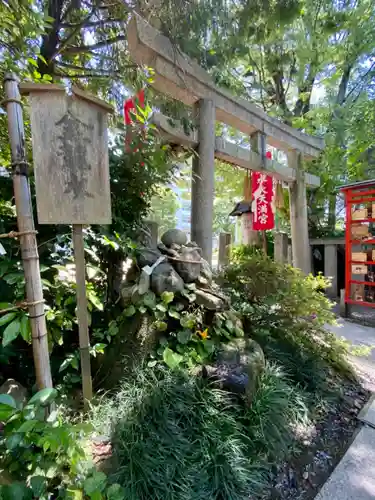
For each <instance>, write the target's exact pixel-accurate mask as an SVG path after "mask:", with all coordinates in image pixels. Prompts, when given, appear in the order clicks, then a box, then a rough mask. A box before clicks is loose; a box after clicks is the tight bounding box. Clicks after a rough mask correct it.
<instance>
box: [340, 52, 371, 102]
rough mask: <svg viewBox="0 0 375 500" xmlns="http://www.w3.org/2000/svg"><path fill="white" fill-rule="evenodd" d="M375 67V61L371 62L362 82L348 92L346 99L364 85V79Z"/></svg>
mask: <svg viewBox="0 0 375 500" xmlns="http://www.w3.org/2000/svg"><path fill="white" fill-rule="evenodd" d="M374 68H375V61H374V62H373V63H372V64H371V66H370V68H369V69H368V70H367V71H366V73H365V74H364V75H363V76H362V77H361V80H360V82H358V83H357V84H356V85H355V86H354V87H353V88H352V89H351V90H350V92H348V95H347V96H346V97H345V101H347V100H348V98H349V97H350V96H351V95H352V94H353V92H355V91H356V90H357V88H358V87H359V86H361V85H363V83H364V80H365V79H366V78H367V76H368V75H369V74H370V73H371V72H372V71H373V69H374Z"/></svg>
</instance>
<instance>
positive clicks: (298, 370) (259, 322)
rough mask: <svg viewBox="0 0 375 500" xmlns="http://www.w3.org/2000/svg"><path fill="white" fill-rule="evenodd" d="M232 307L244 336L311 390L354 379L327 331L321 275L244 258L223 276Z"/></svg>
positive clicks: (327, 312) (328, 314) (342, 351)
mask: <svg viewBox="0 0 375 500" xmlns="http://www.w3.org/2000/svg"><path fill="white" fill-rule="evenodd" d="M221 279H222V282H223V285H224V287H225V288H226V289H227V291H228V292H229V293H230V294H231V297H232V300H233V306H234V307H235V308H236V309H237V310H238V311H240V312H241V313H242V314H243V317H244V327H245V331H246V333H247V334H248V335H250V336H251V337H252V338H254V339H255V340H257V341H258V342H259V343H260V345H261V346H262V348H263V350H264V353H265V355H266V358H268V359H269V360H273V361H276V362H277V363H279V364H280V365H281V366H283V367H284V369H285V370H286V371H287V373H289V375H290V376H291V377H292V378H293V380H294V381H295V382H297V383H301V384H302V385H303V386H304V387H306V388H307V389H309V390H312V391H314V390H316V389H317V388H320V389H324V388H328V387H327V385H329V384H331V383H332V377H334V376H335V374H337V373H341V374H343V375H345V376H353V372H352V369H351V367H350V365H349V364H348V363H347V361H346V354H347V347H346V346H345V344H343V343H342V342H340V341H339V340H338V339H337V337H336V336H335V335H334V334H332V333H330V332H329V331H328V330H327V329H326V328H324V326H325V325H326V324H327V323H328V324H329V323H332V322H334V321H335V319H334V315H333V313H332V310H331V309H332V303H331V302H330V301H329V300H328V299H327V297H326V296H325V295H324V294H323V293H322V292H321V290H322V289H323V290H324V289H325V288H326V287H327V286H328V285H329V283H328V281H327V280H326V279H325V278H324V277H322V276H317V277H313V276H311V275H310V276H307V277H305V276H304V275H303V274H302V272H301V271H299V270H298V269H295V268H293V267H291V266H288V265H282V264H279V263H276V262H274V261H272V260H271V259H269V258H267V257H265V256H264V255H262V254H260V253H251V254H244V255H242V256H241V257H240V258H238V259H237V260H236V261H235V262H234V263H233V264H231V265H230V266H228V267H227V268H226V269H225V271H224V272H223V275H222V277H221Z"/></svg>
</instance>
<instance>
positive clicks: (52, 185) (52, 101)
mask: <svg viewBox="0 0 375 500" xmlns="http://www.w3.org/2000/svg"><path fill="white" fill-rule="evenodd" d="M29 100H30V107H31V114H30V117H31V130H32V141H33V155H34V165H35V184H36V195H37V212H38V220H39V223H40V224H109V223H110V222H111V203H110V187H109V168H108V138H107V113H106V110H104V109H100V108H99V107H98V106H93V105H92V104H91V103H90V102H88V101H87V100H84V99H81V98H77V97H75V98H74V97H72V96H68V95H66V94H65V93H57V92H31V93H30V97H29Z"/></svg>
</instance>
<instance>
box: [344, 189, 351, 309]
mask: <svg viewBox="0 0 375 500" xmlns="http://www.w3.org/2000/svg"><path fill="white" fill-rule="evenodd" d="M350 199H351V196H350V189H348V190H346V191H345V205H346V227H345V302H348V300H350V298H351V297H350V292H351V290H350V287H351V284H350V279H351V273H352V270H351V263H350V261H351V255H352V227H351V226H352V205H351V203H349V200H350Z"/></svg>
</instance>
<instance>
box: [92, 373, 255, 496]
mask: <svg viewBox="0 0 375 500" xmlns="http://www.w3.org/2000/svg"><path fill="white" fill-rule="evenodd" d="M241 414H243V410H241V408H240V407H239V406H237V405H236V404H235V403H234V401H233V400H232V398H231V395H230V394H228V393H226V392H223V391H221V390H219V389H217V388H215V387H213V386H211V385H207V383H205V382H204V381H202V380H201V379H199V378H196V377H193V376H189V375H188V374H187V373H186V372H181V371H170V370H168V369H163V368H157V369H154V370H151V369H150V368H148V369H138V370H137V372H136V373H135V375H134V378H132V379H128V380H127V381H125V382H124V383H123V384H122V386H121V388H120V390H119V391H118V393H117V394H116V396H115V397H114V398H113V399H112V400H107V401H106V402H105V401H102V402H101V404H100V405H98V407H96V409H94V415H93V420H94V426H95V427H96V428H97V429H98V430H99V431H100V432H101V433H102V432H103V431H106V432H108V433H110V434H112V439H113V446H114V450H115V457H116V461H117V464H116V468H115V469H116V470H115V471H114V473H113V480H115V481H116V482H118V483H119V484H121V485H122V486H123V487H124V489H125V498H126V499H127V500H151V499H152V500H159V499H163V500H198V499H199V500H201V499H203V498H205V499H212V500H215V499H217V500H224V499H231V500H244V499H248V498H249V496H250V497H251V496H252V495H254V494H255V493H256V492H258V491H260V489H261V488H262V487H263V486H264V484H265V475H264V472H263V471H262V468H261V467H260V465H259V463H258V462H257V460H256V459H257V456H256V454H253V455H252V456H250V455H249V450H250V443H249V439H248V437H247V435H246V434H245V432H244V431H245V428H244V426H243V425H242V423H241Z"/></svg>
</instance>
